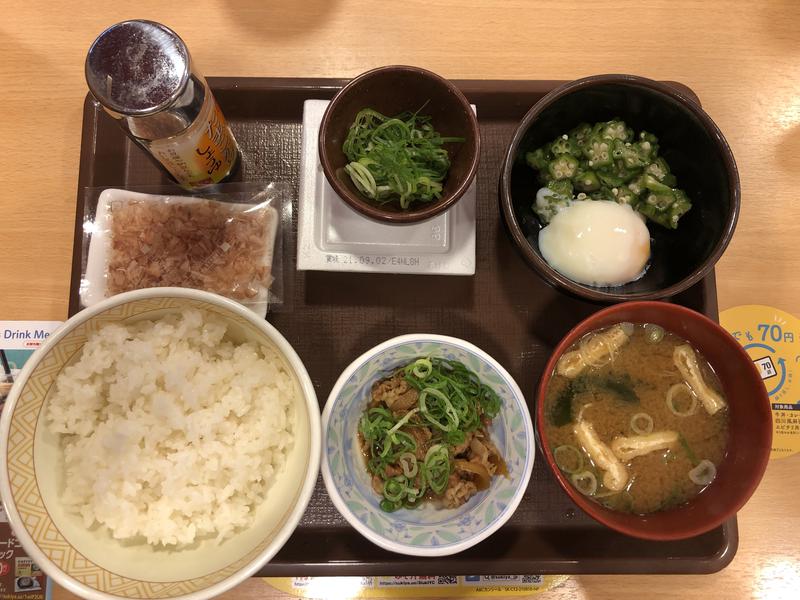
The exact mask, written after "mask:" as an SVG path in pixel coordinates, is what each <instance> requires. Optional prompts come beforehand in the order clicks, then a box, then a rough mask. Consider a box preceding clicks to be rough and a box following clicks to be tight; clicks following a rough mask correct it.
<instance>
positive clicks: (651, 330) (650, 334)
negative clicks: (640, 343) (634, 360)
mask: <svg viewBox="0 0 800 600" xmlns="http://www.w3.org/2000/svg"><path fill="white" fill-rule="evenodd" d="M644 332H645V334H646V335H647V342H648V343H649V344H657V343H659V342H660V341H661V340H663V339H664V333H665V332H664V328H663V327H661V326H660V325H656V324H654V323H647V325H645V326H644Z"/></svg>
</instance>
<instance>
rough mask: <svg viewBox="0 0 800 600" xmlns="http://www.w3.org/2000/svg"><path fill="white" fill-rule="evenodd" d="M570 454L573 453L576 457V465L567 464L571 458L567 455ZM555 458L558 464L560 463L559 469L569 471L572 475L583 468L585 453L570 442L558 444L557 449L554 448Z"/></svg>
mask: <svg viewBox="0 0 800 600" xmlns="http://www.w3.org/2000/svg"><path fill="white" fill-rule="evenodd" d="M568 454H572V455H573V456H574V457H575V466H574V467H572V466H570V465H568V464H566V463H567V462H568V461H569V458H568V457H567V455H568ZM553 460H555V461H556V465H558V468H559V469H561V470H562V471H564V472H565V473H569V474H570V475H571V474H573V473H577V472H578V471H580V470H581V469H583V455H582V454H581V451H580V450H578V449H577V448H576V447H575V446H571V445H569V444H564V445H563V446H558V447H557V448H556V449H555V450H553Z"/></svg>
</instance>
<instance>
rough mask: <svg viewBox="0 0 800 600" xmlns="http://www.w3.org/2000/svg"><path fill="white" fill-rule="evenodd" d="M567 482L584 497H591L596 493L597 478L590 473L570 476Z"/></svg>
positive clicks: (584, 472)
mask: <svg viewBox="0 0 800 600" xmlns="http://www.w3.org/2000/svg"><path fill="white" fill-rule="evenodd" d="M569 480H570V481H571V482H572V485H574V486H575V489H576V490H578V491H579V492H580V493H581V494H583V495H584V496H592V495H593V494H594V493H595V492H596V491H597V477H595V476H594V473H592V472H591V471H581V472H580V473H573V474H572V475H570V477H569Z"/></svg>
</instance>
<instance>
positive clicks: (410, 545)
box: [322, 334, 535, 556]
mask: <svg viewBox="0 0 800 600" xmlns="http://www.w3.org/2000/svg"><path fill="white" fill-rule="evenodd" d="M429 355H430V356H438V357H442V358H448V359H451V360H458V361H461V362H462V363H464V364H465V365H466V366H468V367H469V368H470V369H472V370H473V371H475V372H476V373H477V374H478V375H479V376H480V378H481V380H482V381H483V382H485V383H486V384H488V385H490V386H491V387H492V388H493V389H494V390H495V391H496V392H497V393H498V394H499V395H500V398H501V399H502V401H503V407H502V409H501V411H500V414H499V415H498V416H497V417H496V418H495V419H494V421H493V423H492V426H491V428H490V434H491V437H492V441H493V442H494V443H495V445H496V446H497V447H498V448H499V449H500V451H501V453H502V455H503V458H504V459H505V461H506V463H507V465H508V472H509V475H508V477H503V476H497V477H494V478H493V479H492V485H491V487H490V488H489V489H488V490H485V491H482V492H479V493H478V494H477V495H475V496H473V497H472V498H471V499H470V500H469V501H468V502H467V503H466V504H464V505H462V506H461V507H459V508H456V509H441V508H436V507H434V506H431V505H430V504H423V505H422V506H421V507H418V508H416V509H411V510H409V509H401V510H398V511H396V512H393V513H386V512H384V511H382V510H381V508H380V506H379V502H380V497H379V496H378V495H377V494H376V493H375V492H374V491H373V489H372V486H371V485H370V476H369V474H368V472H367V469H366V464H365V462H364V457H363V455H362V454H361V450H360V448H359V443H358V421H359V418H360V417H361V414H362V412H363V410H364V408H365V407H366V406H367V403H368V402H369V397H370V391H371V386H372V383H373V382H374V381H376V380H378V379H380V378H382V377H385V376H387V375H388V374H390V373H391V372H392V371H394V370H395V369H396V368H398V367H401V366H403V365H406V364H408V363H409V362H411V361H412V360H414V359H415V358H418V357H420V356H429ZM322 428H323V439H322V477H323V479H324V481H325V487H326V488H327V490H328V495H329V496H330V497H331V500H332V501H333V503H334V505H335V506H336V508H337V509H338V510H339V512H340V513H341V514H342V516H343V517H344V518H345V519H347V521H348V522H349V523H350V524H351V525H352V526H353V527H355V528H356V529H357V530H358V531H359V532H360V533H361V534H362V535H363V536H364V537H366V538H367V539H369V540H370V541H372V542H374V543H375V544H377V545H378V546H380V547H382V548H385V549H387V550H391V551H392V552H399V553H401V554H412V555H416V556H444V555H448V554H455V553H456V552H461V551H462V550H466V549H467V548H469V547H471V546H474V545H475V544H477V543H478V542H480V541H481V540H483V539H485V538H487V537H488V536H490V535H491V534H492V533H494V532H495V531H497V530H498V529H499V528H500V527H501V526H502V525H503V523H505V522H506V521H507V520H508V519H509V518H511V515H512V514H514V511H515V510H516V508H517V505H519V503H520V500H522V495H523V494H524V493H525V489H526V488H527V486H528V481H529V480H530V476H531V471H532V469H533V460H534V455H535V450H534V438H533V426H532V424H531V417H530V414H529V413H528V407H527V406H526V404H525V398H524V397H523V395H522V392H521V391H520V389H519V387H518V386H517V384H516V383H515V382H514V380H513V379H512V378H511V376H510V375H509V374H508V373H507V372H506V370H505V369H504V368H503V367H502V366H500V364H499V363H498V362H497V361H495V360H494V359H493V358H492V357H491V356H489V355H488V354H486V353H485V352H484V351H482V350H480V349H479V348H477V347H475V346H474V345H472V344H470V343H469V342H465V341H463V340H459V339H457V338H452V337H446V336H441V335H432V334H411V335H403V336H400V337H396V338H393V339H391V340H388V341H386V342H384V343H382V344H379V345H378V346H376V347H375V348H372V349H371V350H369V351H368V352H366V353H364V354H363V355H361V356H360V357H358V358H357V359H356V360H355V361H353V362H352V363H351V364H350V366H348V367H347V368H346V369H345V371H344V373H342V375H341V376H340V377H339V380H338V381H337V382H336V385H334V386H333V390H332V391H331V393H330V395H329V396H328V402H327V403H326V404H325V410H324V411H323V413H322Z"/></svg>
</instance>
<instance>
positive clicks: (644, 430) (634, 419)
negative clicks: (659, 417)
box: [631, 413, 653, 435]
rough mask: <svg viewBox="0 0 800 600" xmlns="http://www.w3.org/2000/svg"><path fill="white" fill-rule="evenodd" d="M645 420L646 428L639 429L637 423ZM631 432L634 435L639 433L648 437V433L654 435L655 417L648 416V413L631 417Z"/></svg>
mask: <svg viewBox="0 0 800 600" xmlns="http://www.w3.org/2000/svg"><path fill="white" fill-rule="evenodd" d="M641 419H644V421H645V423H646V425H645V426H644V427H639V425H637V423H636V422H637V421H639V420H641ZM631 431H633V432H634V433H638V434H639V435H647V434H648V433H653V417H651V416H650V415H648V414H647V413H636V414H635V415H633V416H632V417H631Z"/></svg>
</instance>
